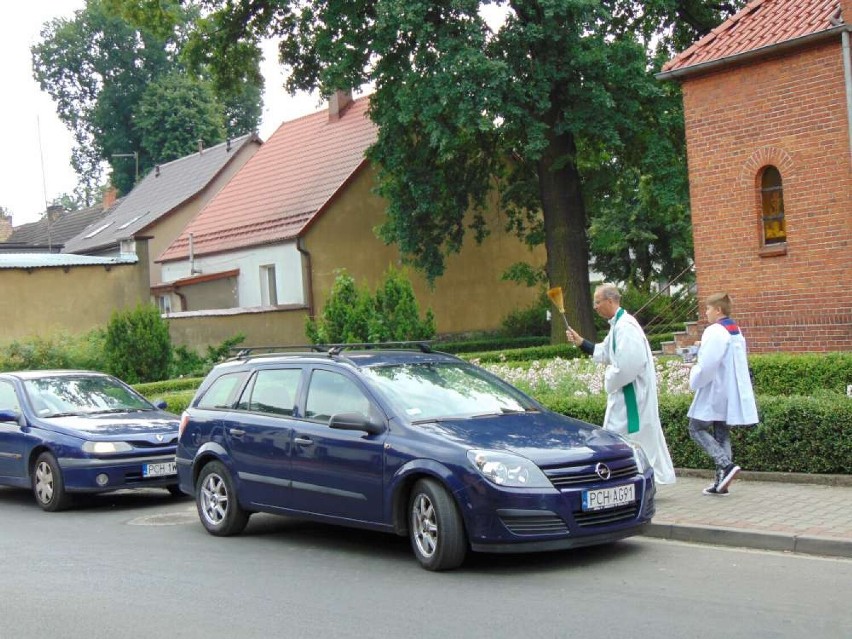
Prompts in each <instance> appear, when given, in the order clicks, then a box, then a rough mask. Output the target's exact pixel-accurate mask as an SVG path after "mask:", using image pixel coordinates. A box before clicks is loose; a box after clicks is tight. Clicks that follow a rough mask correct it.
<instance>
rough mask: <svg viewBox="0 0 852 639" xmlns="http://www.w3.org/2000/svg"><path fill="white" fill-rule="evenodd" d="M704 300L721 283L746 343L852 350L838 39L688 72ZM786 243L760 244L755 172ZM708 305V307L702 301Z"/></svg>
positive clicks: (845, 135) (849, 186)
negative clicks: (763, 180) (771, 192)
mask: <svg viewBox="0 0 852 639" xmlns="http://www.w3.org/2000/svg"><path fill="white" fill-rule="evenodd" d="M683 95H684V110H685V114H686V132H687V150H688V158H689V160H688V161H689V175H690V198H691V207H692V222H693V233H694V240H695V264H696V273H697V285H698V294H699V299H700V300H703V299H704V298H706V297H707V296H708V295H710V294H711V293H715V292H717V291H727V292H729V293H730V294H731V296H732V298H733V301H734V312H733V316H734V317H735V318H736V320H737V321H738V323H739V324H740V325H741V326H742V328H743V332H744V334H745V335H746V338H747V340H748V342H749V348H750V350H751V351H752V352H771V351H785V352H795V351H837V350H850V349H852V292H851V291H852V282H850V279H852V277H851V276H852V246H850V240H852V151H850V141H849V140H850V138H849V131H848V128H847V114H846V94H845V87H844V83H843V58H842V55H841V46H840V37H839V36H838V37H837V39H836V40H831V41H830V42H825V43H823V44H821V45H814V46H812V47H811V48H807V49H798V50H795V51H794V52H791V53H788V54H786V55H784V56H782V57H777V58H772V59H764V60H758V61H751V62H749V63H747V64H743V65H741V66H732V67H726V68H724V69H722V70H718V71H716V72H713V73H709V74H706V75H702V76H695V77H690V78H686V79H684V81H683ZM770 164H771V165H774V166H776V167H777V168H778V169H779V171H780V172H781V176H782V180H783V188H784V209H785V217H786V231H787V241H786V246H785V247H784V248H785V250H784V251H780V250H778V249H777V248H776V249H773V248H771V247H763V246H762V222H761V209H760V194H759V188H760V175H761V172H762V169H763V168H764V167H765V166H767V165H770ZM700 308H701V310H702V312H703V304H700Z"/></svg>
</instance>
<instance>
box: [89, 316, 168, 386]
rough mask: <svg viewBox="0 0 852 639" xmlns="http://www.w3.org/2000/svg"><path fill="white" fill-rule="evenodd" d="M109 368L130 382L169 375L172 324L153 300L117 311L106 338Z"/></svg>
mask: <svg viewBox="0 0 852 639" xmlns="http://www.w3.org/2000/svg"><path fill="white" fill-rule="evenodd" d="M104 359H105V360H106V367H107V370H108V371H109V372H110V373H111V374H112V375H115V376H116V377H118V378H120V379H122V380H124V381H125V382H127V383H128V384H137V383H139V382H156V381H160V380H163V379H167V378H168V375H169V365H170V364H171V360H172V341H171V337H170V335H169V325H168V323H167V322H166V321H165V320H164V319H163V318H162V317H161V316H160V311H159V309H158V308H157V307H156V306H154V305H153V304H147V305H142V304H139V305H138V306H137V307H136V308H135V309H129V310H123V311H114V312H113V314H112V316H111V317H110V320H109V324H108V325H107V331H106V340H105V341H104Z"/></svg>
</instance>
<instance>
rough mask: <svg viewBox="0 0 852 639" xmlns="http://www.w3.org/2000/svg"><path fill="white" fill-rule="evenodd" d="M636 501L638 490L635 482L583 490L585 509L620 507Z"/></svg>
mask: <svg viewBox="0 0 852 639" xmlns="http://www.w3.org/2000/svg"><path fill="white" fill-rule="evenodd" d="M635 501H636V490H635V487H634V486H633V484H625V485H623V486H612V487H610V488H598V489H597V490H584V491H583V510H605V509H607V508H618V507H619V506H626V505H627V504H632V503H634V502H635Z"/></svg>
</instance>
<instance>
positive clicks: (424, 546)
mask: <svg viewBox="0 0 852 639" xmlns="http://www.w3.org/2000/svg"><path fill="white" fill-rule="evenodd" d="M408 512H409V526H408V533H409V537H410V540H411V547H412V549H413V550H414V556H415V557H417V561H419V562H420V565H421V566H423V567H424V568H426V569H427V570H449V569H451V568H456V567H457V566H459V565H461V563H462V561H464V557H465V554H466V553H467V537H466V535H465V531H464V523H463V522H462V518H461V515H460V514H459V510H458V507H457V506H456V504H455V502H454V501H453V498H452V497H450V495H449V494H448V493H447V491H446V490H445V489H444V487H443V486H441V485H440V484H439V483H438V482H436V481H435V480H433V479H421V480H419V481H418V482H417V483H416V484H414V489H413V490H412V491H411V497H410V499H409V505H408Z"/></svg>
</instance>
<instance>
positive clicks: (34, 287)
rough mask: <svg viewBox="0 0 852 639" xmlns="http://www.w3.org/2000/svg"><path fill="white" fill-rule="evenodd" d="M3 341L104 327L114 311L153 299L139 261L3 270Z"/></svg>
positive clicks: (0, 272)
mask: <svg viewBox="0 0 852 639" xmlns="http://www.w3.org/2000/svg"><path fill="white" fill-rule="evenodd" d="M0 290H2V291H3V303H2V304H0V327H2V329H0V341H3V342H6V341H11V340H14V339H21V338H27V337H32V336H35V335H47V334H51V333H55V332H63V333H66V334H71V335H75V334H79V333H85V332H88V331H90V330H92V329H94V328H105V327H106V325H107V323H108V322H109V319H110V316H111V315H112V313H113V311H114V310H117V309H122V308H134V307H135V306H136V305H137V304H138V303H140V302H142V303H146V302H148V300H149V288H148V278H147V271H146V270H145V269H144V268H141V266H140V265H139V264H121V265H113V266H110V267H104V266H74V267H68V268H61V267H51V268H34V269H23V268H13V269H0Z"/></svg>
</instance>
